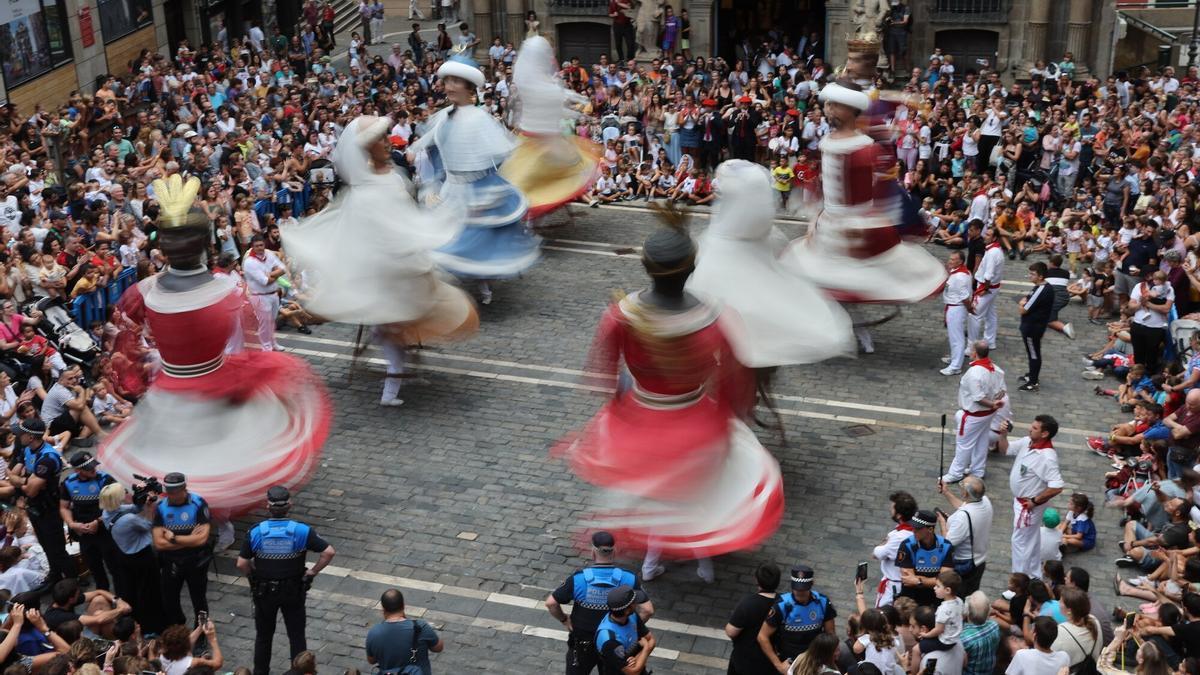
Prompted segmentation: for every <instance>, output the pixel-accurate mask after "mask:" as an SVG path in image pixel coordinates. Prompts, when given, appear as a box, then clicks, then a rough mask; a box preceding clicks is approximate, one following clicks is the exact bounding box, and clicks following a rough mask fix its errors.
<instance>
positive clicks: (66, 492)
mask: <svg viewBox="0 0 1200 675" xmlns="http://www.w3.org/2000/svg"><path fill="white" fill-rule="evenodd" d="M115 482H117V480H116V479H115V478H113V477H112V476H110V475H108V474H107V473H104V472H103V471H97V472H96V475H95V476H94V477H92V478H91V479H88V480H85V479H84V478H83V477H82V476H80V475H79V472H75V473H72V474H71V475H70V476H67V477H66V478H65V479H63V482H62V484H61V485H60V486H59V489H58V492H59V495H60V496H61V499H62V501H64V502H69V503H70V505H71V517H72V518H74V519H75V522H77V523H90V522H92V521H93V520H96V519H98V518H100V491H101V490H103V489H104V488H106V487H108V486H109V485H112V484H113V483H115Z"/></svg>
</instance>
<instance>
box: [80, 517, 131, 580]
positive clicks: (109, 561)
mask: <svg viewBox="0 0 1200 675" xmlns="http://www.w3.org/2000/svg"><path fill="white" fill-rule="evenodd" d="M74 537H75V541H78V542H79V555H81V556H83V559H84V560H86V561H87V565H88V569H89V570H91V572H92V579H94V580H95V581H96V588H98V589H100V590H102V591H108V590H112V589H113V587H115V588H116V589H117V595H120V594H121V593H120V591H121V589H122V588H123V587H124V586H125V584H124V581H123V580H121V579H119V577H120V575H121V567H120V565H119V564H118V561H117V545H116V544H115V543H113V539H112V534H111V533H109V531H108V528H106V527H104V526H103V525H100V526H99V527H97V528H96V532H95V534H76V535H74ZM105 566H107V567H108V571H110V572H112V575H113V586H109V583H108V574H107V573H106V572H105V570H104V568H105Z"/></svg>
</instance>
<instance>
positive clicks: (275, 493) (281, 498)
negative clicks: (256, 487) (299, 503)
mask: <svg viewBox="0 0 1200 675" xmlns="http://www.w3.org/2000/svg"><path fill="white" fill-rule="evenodd" d="M290 501H292V493H291V492H288V489H287V488H285V487H284V486H282V485H273V486H271V489H269V490H267V506H287V503H288V502H290Z"/></svg>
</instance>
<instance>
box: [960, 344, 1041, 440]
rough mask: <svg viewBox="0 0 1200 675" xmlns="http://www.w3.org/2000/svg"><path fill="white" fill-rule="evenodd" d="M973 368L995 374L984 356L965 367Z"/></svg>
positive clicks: (990, 361) (994, 370)
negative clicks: (978, 367)
mask: <svg viewBox="0 0 1200 675" xmlns="http://www.w3.org/2000/svg"><path fill="white" fill-rule="evenodd" d="M974 366H982V367H984V368H987V370H988V372H990V373H994V372H996V366H993V365H992V360H991V359H989V358H988V357H986V356H985V357H983V358H982V359H975V360H974V361H972V362H971V365H969V366H967V367H968V368H971V367H974ZM1030 447H1033V446H1030Z"/></svg>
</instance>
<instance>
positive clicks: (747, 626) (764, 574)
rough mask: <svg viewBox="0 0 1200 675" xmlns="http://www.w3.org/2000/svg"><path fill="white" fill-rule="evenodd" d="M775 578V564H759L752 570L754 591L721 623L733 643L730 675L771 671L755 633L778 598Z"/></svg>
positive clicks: (777, 573) (730, 657)
mask: <svg viewBox="0 0 1200 675" xmlns="http://www.w3.org/2000/svg"><path fill="white" fill-rule="evenodd" d="M779 577H780V573H779V567H778V566H777V565H774V564H771V563H766V564H763V565H759V566H758V569H757V570H755V571H754V579H755V581H756V582H757V583H758V592H757V593H750V594H749V595H746V596H745V597H743V598H742V599H741V600H740V601H738V604H737V606H736V607H734V608H733V614H732V615H731V616H730V617H729V623H727V624H725V634H726V635H728V636H729V639H730V640H732V641H733V653H731V654H730V655H729V673H730V675H754V674H755V673H769V672H771V670H772V666H771V662H770V660H768V659H767V656H766V654H764V653H763V650H762V648H761V647H759V645H758V631H759V629H760V628H762V624H763V621H764V620H765V619H766V618H767V613H768V612H770V611H771V606H772V605H774V604H775V601H776V600H777V599H778V598H779V594H778V593H777V592H776V591H777V590H778V589H779Z"/></svg>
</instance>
